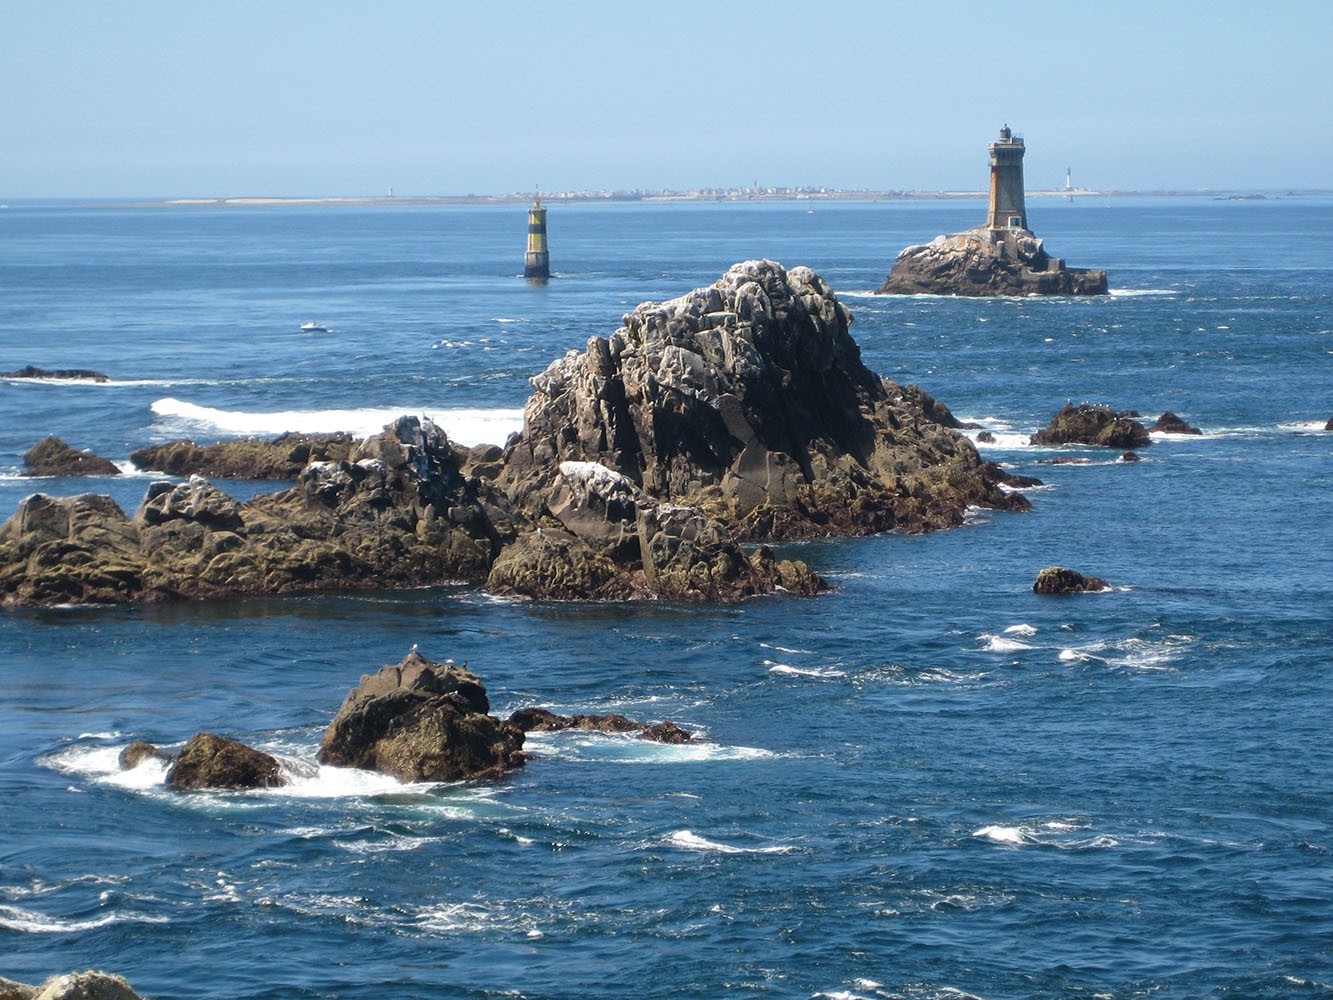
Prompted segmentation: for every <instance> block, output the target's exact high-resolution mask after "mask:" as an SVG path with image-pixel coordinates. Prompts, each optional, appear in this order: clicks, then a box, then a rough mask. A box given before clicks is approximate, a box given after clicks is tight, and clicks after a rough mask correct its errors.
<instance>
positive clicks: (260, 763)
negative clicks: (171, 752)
mask: <svg viewBox="0 0 1333 1000" xmlns="http://www.w3.org/2000/svg"><path fill="white" fill-rule="evenodd" d="M166 780H167V785H168V786H170V787H171V788H179V789H203V788H229V789H247V788H281V787H282V786H283V785H285V784H287V777H286V776H285V775H284V774H283V772H282V765H281V764H279V763H278V761H277V758H275V757H273V756H271V755H270V754H266V753H264V752H263V751H262V750H256V749H255V748H254V747H250V746H246V745H245V744H244V743H239V742H237V741H236V740H231V739H227V737H225V736H216V735H214V734H213V733H195V734H194V735H193V736H191V737H190V738H189V739H188V740H186V741H185V746H183V747H181V751H180V753H178V754H177V755H176V759H175V761H174V762H173V763H172V765H171V768H170V770H168V771H167V779H166Z"/></svg>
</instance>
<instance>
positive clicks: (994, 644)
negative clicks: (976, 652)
mask: <svg viewBox="0 0 1333 1000" xmlns="http://www.w3.org/2000/svg"><path fill="white" fill-rule="evenodd" d="M982 640H985V643H986V645H985V646H984V647H982V648H983V649H984V650H985V652H987V653H1017V652H1019V651H1021V650H1024V649H1033V648H1034V647H1033V646H1031V645H1029V644H1028V643H1026V642H1019V641H1018V640H1017V639H1006V638H1004V637H1003V636H999V635H991V634H990V633H985V632H984V633H982V634H981V635H979V636H977V641H978V642H980V641H982Z"/></svg>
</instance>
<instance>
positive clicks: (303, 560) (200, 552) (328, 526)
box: [0, 261, 1028, 605]
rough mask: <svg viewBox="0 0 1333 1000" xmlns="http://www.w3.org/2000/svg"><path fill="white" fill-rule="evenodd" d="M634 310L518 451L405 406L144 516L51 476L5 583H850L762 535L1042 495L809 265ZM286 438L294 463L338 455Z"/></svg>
mask: <svg viewBox="0 0 1333 1000" xmlns="http://www.w3.org/2000/svg"><path fill="white" fill-rule="evenodd" d="M624 322H625V325H624V326H623V327H622V328H621V329H620V330H618V331H617V332H616V333H615V334H614V335H613V336H612V337H611V338H610V339H604V338H601V337H592V338H591V339H590V340H589V341H588V343H587V347H586V349H585V350H583V351H575V352H570V353H569V354H568V355H566V356H565V357H564V358H562V359H560V360H558V361H556V362H555V363H553V364H552V365H551V366H550V367H548V368H547V369H546V371H545V372H543V373H542V374H540V375H538V376H537V377H535V378H534V379H533V389H534V391H533V394H532V396H531V398H530V399H529V400H528V404H527V407H526V409H525V429H524V431H523V433H522V434H521V435H519V436H517V437H516V438H515V439H514V440H513V441H512V442H511V443H510V444H509V445H508V446H507V447H506V448H505V449H503V450H501V449H499V448H497V447H494V446H489V447H481V448H473V449H471V450H467V451H465V450H462V449H456V448H454V447H453V445H452V444H451V442H450V441H449V439H448V438H447V437H446V435H445V434H444V432H443V431H442V430H440V428H438V427H437V426H436V425H435V424H433V423H432V422H431V421H429V420H419V419H417V418H415V417H403V418H400V419H399V420H397V421H396V422H395V423H393V424H392V425H390V426H389V427H388V428H386V429H385V431H384V432H383V433H381V434H379V435H376V436H373V437H371V438H368V439H366V440H364V441H361V442H359V443H357V444H355V445H353V446H352V447H351V448H350V450H349V451H348V453H347V455H346V458H342V459H334V458H329V459H327V460H319V459H317V457H316V460H312V461H308V462H306V464H305V465H304V467H303V468H302V469H301V470H300V472H299V474H298V475H297V478H296V481H295V484H294V485H293V486H292V488H291V489H288V490H286V491H284V492H281V493H274V494H268V495H263V496H257V497H254V498H253V499H251V500H249V501H247V502H245V503H240V502H237V501H236V500H234V499H233V498H231V497H229V496H228V495H227V494H226V493H225V492H223V491H222V490H220V489H218V488H217V487H216V486H214V485H212V483H210V482H209V481H208V480H207V479H205V478H203V477H200V476H192V477H191V478H190V480H189V481H188V482H184V483H171V482H158V483H154V484H152V485H151V486H150V487H149V490H148V493H147V495H146V496H145V498H144V501H143V503H142V504H141V505H140V506H139V508H138V510H137V511H136V512H135V514H134V516H133V517H132V518H131V517H128V516H126V515H125V513H124V512H123V511H122V510H121V509H120V508H119V507H118V506H117V505H116V504H114V503H113V502H112V501H111V500H110V499H109V498H106V497H93V496H84V497H76V498H70V499H60V500H57V499H53V498H51V497H47V496H43V495H40V494H38V495H36V496H33V497H29V498H27V499H26V500H24V501H23V502H22V504H20V506H19V509H18V510H17V511H16V512H15V514H14V515H13V516H12V517H10V518H9V520H8V521H6V522H5V523H4V524H3V525H0V603H3V604H5V605H24V604H52V603H65V602H71V603H97V602H129V601H161V600H172V599H179V598H199V597H218V596H230V595H243V594H269V593H289V592H295V591H316V590H333V589H339V590H346V589H356V588H367V587H410V586H428V585H433V584H440V583H444V582H449V581H471V582H478V583H480V582H483V581H484V582H485V583H486V585H487V586H488V587H490V588H491V589H492V590H494V591H496V592H499V593H506V594H520V595H528V596H532V597H538V598H555V599H596V600H625V599H631V598H643V599H671V600H692V601H735V600H742V599H746V598H749V597H753V596H756V595H761V594H768V593H773V592H775V591H786V592H789V593H796V594H812V593H817V592H819V591H821V590H823V589H825V588H826V584H825V583H824V581H823V580H821V579H820V578H819V577H818V576H817V575H816V574H814V573H812V572H811V571H810V570H809V568H808V567H806V566H805V565H804V564H802V563H800V562H795V561H789V560H784V559H779V558H777V556H776V555H775V554H774V552H773V551H772V550H770V549H768V548H765V547H762V546H761V547H759V548H757V549H755V550H753V551H751V550H747V549H744V548H742V547H741V543H745V542H756V541H768V540H779V541H780V540H792V539H803V538H810V537H822V536H833V535H861V534H870V533H874V532H880V531H888V530H897V531H906V532H919V531H927V530H931V529H935V528H945V527H951V526H954V525H958V524H961V523H962V521H963V515H964V512H965V511H966V510H967V508H968V507H970V506H982V507H993V508H999V509H1008V510H1023V509H1027V507H1028V502H1027V500H1026V499H1024V498H1023V497H1022V496H1021V495H1019V494H1016V493H1010V492H1006V491H1005V490H1004V489H1002V488H1001V485H1002V484H1004V483H1006V482H1007V476H1006V474H1005V473H1004V472H1002V471H1001V470H1000V469H999V467H998V466H996V465H994V464H993V463H989V462H985V461H983V460H982V459H981V458H980V457H979V456H978V454H977V451H976V449H975V447H974V446H973V445H972V443H971V442H970V441H968V440H967V439H966V438H965V437H963V436H962V435H961V434H959V433H957V431H956V430H955V429H954V427H953V426H951V425H956V424H957V423H958V421H957V420H956V419H955V418H954V417H953V415H952V414H951V413H950V412H949V411H948V408H947V407H945V406H943V404H941V403H939V402H938V401H937V400H934V399H932V398H931V397H930V396H929V395H928V394H926V393H925V392H924V391H923V390H921V389H920V388H919V387H917V386H912V385H908V386H901V385H898V384H897V383H894V382H891V381H888V380H886V379H881V378H879V377H877V376H875V375H874V374H872V373H871V372H870V371H869V370H868V369H866V367H865V366H864V365H863V364H862V363H861V359H860V351H859V349H858V348H857V346H856V344H855V342H854V341H853V340H852V339H851V337H850V335H849V333H848V326H849V324H850V322H851V316H850V314H849V313H848V312H847V310H846V309H845V308H844V307H843V306H842V304H841V303H839V302H838V300H837V298H836V297H835V296H834V295H833V294H832V292H830V291H829V289H828V287H827V286H826V285H825V284H824V282H823V281H822V279H820V278H819V276H818V275H816V274H815V273H814V272H813V271H811V270H809V269H808V268H802V267H798V268H793V269H792V270H791V271H787V270H785V269H784V268H783V267H782V266H781V265H779V264H776V263H774V262H773V261H747V262H745V263H742V264H737V265H735V266H734V267H732V268H731V269H730V270H729V271H728V272H727V273H726V274H725V275H723V276H722V277H721V278H720V279H719V280H718V281H717V282H716V283H714V284H713V285H712V286H711V287H709V288H703V289H698V290H696V291H694V292H691V293H689V294H688V295H685V296H682V297H680V298H678V299H674V300H671V301H669V302H664V303H645V304H644V305H641V306H639V307H638V308H637V309H635V310H634V311H633V312H631V313H629V314H628V315H626V316H625V317H624ZM280 440H284V441H286V442H287V443H286V444H284V445H283V446H282V447H281V448H279V449H278V450H279V451H283V449H284V448H285V449H286V450H285V452H283V454H282V455H281V456H279V457H280V458H281V460H282V462H286V463H288V464H287V465H285V466H283V465H281V463H278V464H277V465H275V466H274V467H273V469H272V471H273V473H274V474H282V475H286V474H289V473H290V471H291V469H292V468H293V467H294V466H295V465H296V464H297V463H299V462H301V461H303V460H305V459H307V458H311V457H312V456H317V455H318V454H320V453H319V452H318V451H317V448H316V446H315V445H314V444H312V443H309V442H307V441H305V440H304V439H302V440H301V441H298V442H297V443H296V444H292V443H291V441H290V440H287V439H280ZM270 444H272V443H271V442H270ZM193 449H194V446H187V445H182V446H180V449H179V454H180V455H181V456H183V457H182V458H181V459H180V461H181V462H182V463H184V462H186V460H187V459H189V461H194V458H193V457H191V456H195V452H194V450H193ZM203 451H206V449H205V450H203ZM172 454H176V453H171V454H166V455H165V456H164V457H163V462H164V464H167V465H168V466H169V467H172V468H178V469H182V470H183V469H184V468H185V467H186V466H185V465H184V464H182V465H179V466H176V465H173V463H174V462H175V461H176V459H175V458H173V457H171V456H172ZM265 454H267V455H269V457H270V458H272V457H274V452H273V451H272V450H271V449H270V450H269V451H267V452H265ZM325 454H332V452H325ZM195 457H197V456H195ZM145 461H147V459H145ZM275 461H276V459H275ZM279 466H281V467H279ZM238 467H239V466H230V468H233V469H234V468H238ZM245 469H246V471H245V473H244V474H245V475H247V476H253V475H255V474H257V472H258V471H259V469H258V467H257V466H255V465H247V466H245Z"/></svg>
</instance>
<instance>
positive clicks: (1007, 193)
mask: <svg viewBox="0 0 1333 1000" xmlns="http://www.w3.org/2000/svg"><path fill="white" fill-rule="evenodd" d="M989 148H990V209H989V214H988V215H987V216H986V228H987V229H990V230H997V229H999V230H1004V229H1027V227H1028V213H1027V208H1026V207H1025V206H1024V203H1023V140H1022V139H1021V138H1019V137H1018V136H1016V135H1014V134H1013V132H1011V131H1009V126H1008V125H1006V126H1005V127H1004V128H1002V129H1000V138H998V139H996V140H995V141H994V142H992V143H991V144H990V147H989ZM996 235H997V237H998V235H999V234H998V233H997V234H996Z"/></svg>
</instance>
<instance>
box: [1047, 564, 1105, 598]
mask: <svg viewBox="0 0 1333 1000" xmlns="http://www.w3.org/2000/svg"><path fill="white" fill-rule="evenodd" d="M1107 587H1108V584H1107V582H1106V581H1105V580H1101V579H1098V578H1097V577H1095V576H1084V575H1083V574H1082V573H1078V572H1076V571H1074V570H1072V569H1066V568H1065V567H1063V566H1047V567H1046V568H1045V569H1044V570H1042V571H1041V572H1040V573H1038V574H1037V579H1036V581H1035V582H1033V584H1032V590H1033V592H1034V593H1037V594H1077V593H1084V592H1088V591H1097V590H1106V589H1107Z"/></svg>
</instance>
